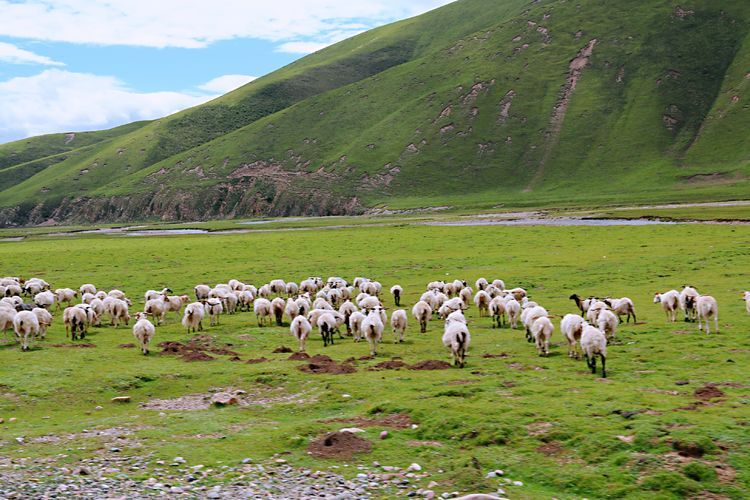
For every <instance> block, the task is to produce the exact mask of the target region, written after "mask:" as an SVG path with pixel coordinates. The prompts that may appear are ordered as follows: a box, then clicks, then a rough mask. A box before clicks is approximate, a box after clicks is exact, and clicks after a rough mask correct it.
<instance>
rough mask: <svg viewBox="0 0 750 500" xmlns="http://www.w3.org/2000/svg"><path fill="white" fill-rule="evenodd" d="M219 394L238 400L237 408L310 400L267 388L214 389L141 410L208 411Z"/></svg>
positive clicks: (150, 403)
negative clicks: (246, 389)
mask: <svg viewBox="0 0 750 500" xmlns="http://www.w3.org/2000/svg"><path fill="white" fill-rule="evenodd" d="M219 392H226V393H229V394H232V395H234V396H235V397H236V398H237V406H266V407H267V406H273V405H277V404H285V403H295V404H304V403H307V402H309V401H310V398H309V397H308V396H307V395H306V394H304V393H299V394H288V393H286V391H284V389H283V388H273V389H268V388H265V387H261V388H255V389H252V390H248V391H244V390H240V389H234V388H223V389H222V388H214V389H211V390H210V391H209V392H204V393H196V394H186V395H184V396H179V397H176V398H171V399H152V400H150V401H148V402H146V403H141V408H144V409H146V410H157V411H164V410H180V411H196V410H207V409H209V408H210V407H211V397H212V396H213V395H214V394H216V393H219Z"/></svg>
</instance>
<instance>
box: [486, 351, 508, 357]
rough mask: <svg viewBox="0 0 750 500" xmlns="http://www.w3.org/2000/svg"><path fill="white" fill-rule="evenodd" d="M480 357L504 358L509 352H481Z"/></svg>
mask: <svg viewBox="0 0 750 500" xmlns="http://www.w3.org/2000/svg"><path fill="white" fill-rule="evenodd" d="M482 357H483V358H484V359H506V358H509V357H510V354H508V353H507V352H501V353H500V354H489V353H487V354H483V355H482Z"/></svg>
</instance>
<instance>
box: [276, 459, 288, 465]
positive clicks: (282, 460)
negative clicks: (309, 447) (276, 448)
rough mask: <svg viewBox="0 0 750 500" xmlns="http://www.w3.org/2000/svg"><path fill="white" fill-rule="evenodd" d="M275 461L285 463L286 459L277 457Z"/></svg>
mask: <svg viewBox="0 0 750 500" xmlns="http://www.w3.org/2000/svg"><path fill="white" fill-rule="evenodd" d="M275 462H276V463H277V464H285V463H286V460H284V459H283V458H277V459H276V460H275Z"/></svg>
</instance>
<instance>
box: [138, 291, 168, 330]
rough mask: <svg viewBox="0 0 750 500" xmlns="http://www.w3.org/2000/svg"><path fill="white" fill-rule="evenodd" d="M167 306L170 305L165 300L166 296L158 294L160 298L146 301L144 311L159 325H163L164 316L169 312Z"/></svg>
mask: <svg viewBox="0 0 750 500" xmlns="http://www.w3.org/2000/svg"><path fill="white" fill-rule="evenodd" d="M167 308H168V305H167V303H165V302H164V297H163V296H162V295H158V298H156V299H151V300H149V301H147V302H146V304H145V305H144V306H143V312H145V313H146V314H147V315H149V316H151V317H152V318H153V319H154V322H155V323H156V324H157V325H161V324H162V322H163V321H164V316H165V315H166V314H167Z"/></svg>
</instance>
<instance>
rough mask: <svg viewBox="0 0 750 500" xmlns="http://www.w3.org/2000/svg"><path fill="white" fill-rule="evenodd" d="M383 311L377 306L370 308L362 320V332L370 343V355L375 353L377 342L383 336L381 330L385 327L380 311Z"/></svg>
mask: <svg viewBox="0 0 750 500" xmlns="http://www.w3.org/2000/svg"><path fill="white" fill-rule="evenodd" d="M383 312H385V311H383V308H382V307H380V306H377V307H375V308H374V309H372V310H371V311H370V313H369V314H368V315H367V317H366V318H365V319H364V321H362V333H363V334H364V337H365V338H366V339H367V342H368V343H369V344H370V355H372V356H375V355H377V350H378V344H379V343H380V340H381V339H382V338H383V330H384V329H385V327H384V325H383V318H382V316H381V313H383Z"/></svg>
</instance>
